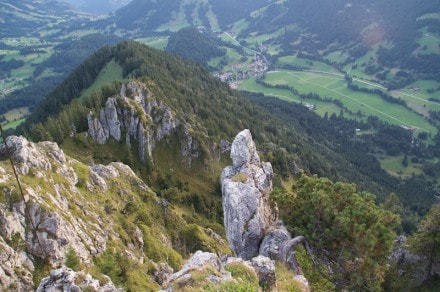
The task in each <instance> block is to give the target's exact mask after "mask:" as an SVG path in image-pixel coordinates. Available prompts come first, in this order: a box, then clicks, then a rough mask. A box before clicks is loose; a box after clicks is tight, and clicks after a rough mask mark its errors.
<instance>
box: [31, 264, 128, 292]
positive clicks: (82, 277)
mask: <svg viewBox="0 0 440 292" xmlns="http://www.w3.org/2000/svg"><path fill="white" fill-rule="evenodd" d="M84 290H87V291H90V290H91V291H99V292H113V291H115V292H122V291H124V290H123V289H118V288H116V287H115V285H114V284H113V283H112V282H111V281H110V279H109V282H108V283H107V284H105V285H103V286H101V285H100V284H99V280H96V279H94V278H93V277H92V276H90V275H89V274H85V273H83V272H79V273H77V272H74V271H73V270H71V269H69V268H67V267H61V268H59V269H57V270H53V271H52V272H50V276H49V277H47V278H44V279H43V280H41V283H40V285H39V286H38V288H37V290H36V291H37V292H52V291H54V292H55V291H72V292H79V291H84Z"/></svg>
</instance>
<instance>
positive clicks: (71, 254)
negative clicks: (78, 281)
mask: <svg viewBox="0 0 440 292" xmlns="http://www.w3.org/2000/svg"><path fill="white" fill-rule="evenodd" d="M64 264H65V265H66V267H68V268H71V269H72V270H74V271H79V270H81V260H80V258H79V257H78V256H77V255H76V252H75V250H74V249H73V248H69V250H68V251H67V253H66V260H65V263H64Z"/></svg>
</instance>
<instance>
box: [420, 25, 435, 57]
mask: <svg viewBox="0 0 440 292" xmlns="http://www.w3.org/2000/svg"><path fill="white" fill-rule="evenodd" d="M419 31H420V32H421V33H422V36H421V37H420V39H419V40H418V41H417V43H418V44H419V45H420V46H421V47H422V49H421V50H419V51H418V52H419V53H421V54H440V37H439V36H437V35H435V34H432V33H429V32H428V31H427V29H426V27H424V28H422V29H420V30H419Z"/></svg>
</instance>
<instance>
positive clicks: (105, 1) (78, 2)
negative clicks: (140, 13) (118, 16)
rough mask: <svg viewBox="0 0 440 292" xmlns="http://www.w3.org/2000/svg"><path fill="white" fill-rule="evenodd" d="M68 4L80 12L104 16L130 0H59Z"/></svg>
mask: <svg viewBox="0 0 440 292" xmlns="http://www.w3.org/2000/svg"><path fill="white" fill-rule="evenodd" d="M60 1H63V2H66V3H69V4H70V5H72V6H73V7H76V8H78V9H79V10H81V11H84V12H88V13H93V14H105V13H108V12H110V11H114V10H117V9H119V8H121V7H123V6H125V5H127V4H128V3H130V1H131V0H93V1H87V0H60Z"/></svg>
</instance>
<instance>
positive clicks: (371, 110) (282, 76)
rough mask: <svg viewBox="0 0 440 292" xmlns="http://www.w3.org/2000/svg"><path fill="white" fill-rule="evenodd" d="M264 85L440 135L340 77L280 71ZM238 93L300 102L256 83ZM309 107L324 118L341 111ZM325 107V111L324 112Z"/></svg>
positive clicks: (244, 85) (326, 105) (417, 118)
mask: <svg viewBox="0 0 440 292" xmlns="http://www.w3.org/2000/svg"><path fill="white" fill-rule="evenodd" d="M265 81H266V82H267V83H269V84H272V85H277V84H280V85H288V86H290V87H294V88H295V89H296V90H298V91H299V93H310V92H313V93H317V94H319V95H320V96H321V97H330V98H332V99H338V100H340V101H341V102H342V103H343V104H344V106H346V107H347V108H348V110H350V111H351V112H352V113H353V114H354V116H356V113H358V112H360V113H362V115H363V116H364V117H367V116H370V115H372V116H377V117H379V118H380V119H381V120H383V121H385V122H388V123H391V124H394V125H406V126H411V127H416V128H417V129H419V130H420V131H426V132H431V133H432V135H435V133H437V129H436V128H435V127H434V126H432V125H431V124H430V123H429V122H428V121H427V120H425V119H424V117H423V116H421V115H419V114H417V113H415V112H413V111H411V110H409V109H408V108H406V107H405V106H403V105H398V104H394V103H390V102H388V101H385V100H384V99H382V98H381V97H380V96H379V95H376V94H369V93H363V92H357V91H353V90H350V89H349V88H348V87H347V84H346V81H345V79H344V78H343V76H340V75H337V74H322V73H318V72H304V71H290V70H279V71H272V72H269V73H268V74H266V79H265ZM239 89H242V90H248V91H256V92H262V93H265V94H268V95H271V96H277V97H280V98H282V99H284V100H290V101H295V102H298V101H299V98H298V97H295V96H294V95H293V93H291V92H290V91H289V90H285V89H273V88H265V87H264V86H262V85H260V84H257V83H255V82H254V81H253V80H249V81H245V82H243V83H242V84H241V85H240V87H239ZM305 102H307V103H310V104H316V106H317V110H316V111H317V113H318V114H320V115H323V114H324V113H325V112H328V113H329V114H331V113H332V112H334V113H336V114H338V113H339V111H340V109H338V107H336V106H335V105H333V104H332V103H327V102H322V101H321V102H319V101H318V100H306V101H305ZM323 107H324V109H325V110H323V109H322V108H323Z"/></svg>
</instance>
